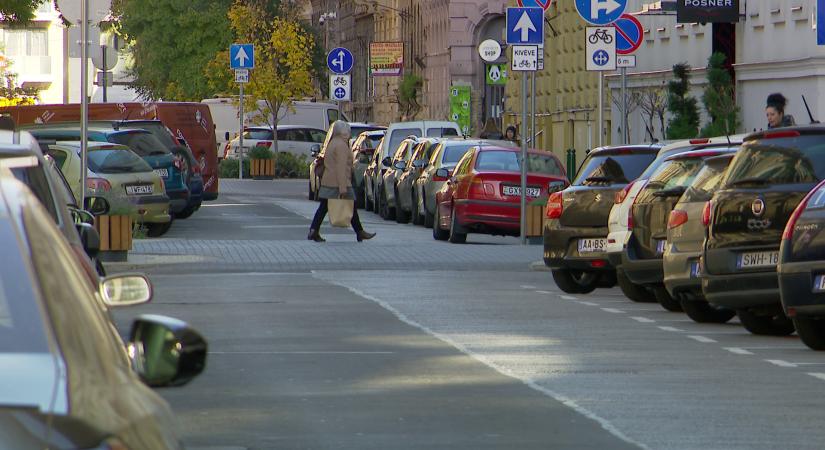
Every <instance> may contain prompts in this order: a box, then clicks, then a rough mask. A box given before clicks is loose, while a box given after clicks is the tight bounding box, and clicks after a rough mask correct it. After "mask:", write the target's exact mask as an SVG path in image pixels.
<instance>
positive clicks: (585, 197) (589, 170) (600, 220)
mask: <svg viewBox="0 0 825 450" xmlns="http://www.w3.org/2000/svg"><path fill="white" fill-rule="evenodd" d="M660 148H661V147H660V146H658V145H631V146H619V147H604V148H599V149H596V150H593V151H591V152H590V154H589V155H588V156H587V158H586V159H585V160H584V162H583V163H582V165H581V168H580V169H579V173H578V175H577V176H576V179H575V180H574V181H573V184H572V185H571V186H570V187H568V188H567V189H565V190H563V191H561V192H555V193H553V194H551V195H550V197H549V198H548V200H547V218H548V219H549V220H547V221H546V222H545V226H544V264H545V265H547V266H548V267H550V268H551V269H552V272H553V280H555V282H556V284H557V285H558V286H559V289H561V290H562V291H564V292H568V293H588V292H592V291H593V290H594V289H596V287H598V286H599V285H601V286H605V287H611V286H613V285H615V284H616V273H615V268H614V267H613V266H612V265H611V264H610V262H609V261H608V260H607V254H606V253H605V249H606V246H607V218H608V216H609V215H610V210H611V208H613V200H614V196H615V194H616V193H618V192H620V191H621V190H622V189H624V187H625V186H627V184H628V183H630V182H631V181H633V180H635V179H636V178H637V177H638V176H639V175H640V174H641V173H642V172H643V171H644V170H645V168H647V166H648V165H650V163H651V162H652V161H653V160H654V159H655V158H656V155H657V154H658V152H659V149H660Z"/></svg>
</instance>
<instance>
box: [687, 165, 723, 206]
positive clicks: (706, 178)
mask: <svg viewBox="0 0 825 450" xmlns="http://www.w3.org/2000/svg"><path fill="white" fill-rule="evenodd" d="M730 161H731V158H716V159H711V160H708V161H706V162H705V165H704V166H703V167H702V169H701V170H700V171H699V173H698V174H696V178H694V179H693V183H691V184H690V187H688V190H687V191H685V193H684V195H683V196H682V200H681V201H683V202H706V201H708V200H710V199H711V197H713V193H714V192H715V191H716V190H717V189H719V185H720V184H721V183H722V177H723V176H724V174H725V169H727V167H728V164H730Z"/></svg>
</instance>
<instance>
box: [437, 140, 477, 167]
mask: <svg viewBox="0 0 825 450" xmlns="http://www.w3.org/2000/svg"><path fill="white" fill-rule="evenodd" d="M474 145H476V144H455V145H447V146H444V152H443V154H442V156H441V163H442V164H455V163H457V162H458V160H460V159H461V157H462V156H464V154H465V153H467V150H469V149H470V148H471V147H473V146H474Z"/></svg>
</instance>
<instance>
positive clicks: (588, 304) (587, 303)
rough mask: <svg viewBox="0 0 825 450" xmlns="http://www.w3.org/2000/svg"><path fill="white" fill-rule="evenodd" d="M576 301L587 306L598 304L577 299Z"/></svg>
mask: <svg viewBox="0 0 825 450" xmlns="http://www.w3.org/2000/svg"><path fill="white" fill-rule="evenodd" d="M577 303H579V304H582V305H587V306H599V304H598V303H593V302H583V301H579V302H577Z"/></svg>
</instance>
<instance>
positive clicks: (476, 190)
mask: <svg viewBox="0 0 825 450" xmlns="http://www.w3.org/2000/svg"><path fill="white" fill-rule="evenodd" d="M469 194H470V197H476V198H478V197H495V195H496V188H495V187H494V186H493V185H492V183H485V182H484V179H483V178H481V177H479V176H475V177H473V178H472V179H471V180H470V192H469Z"/></svg>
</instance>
